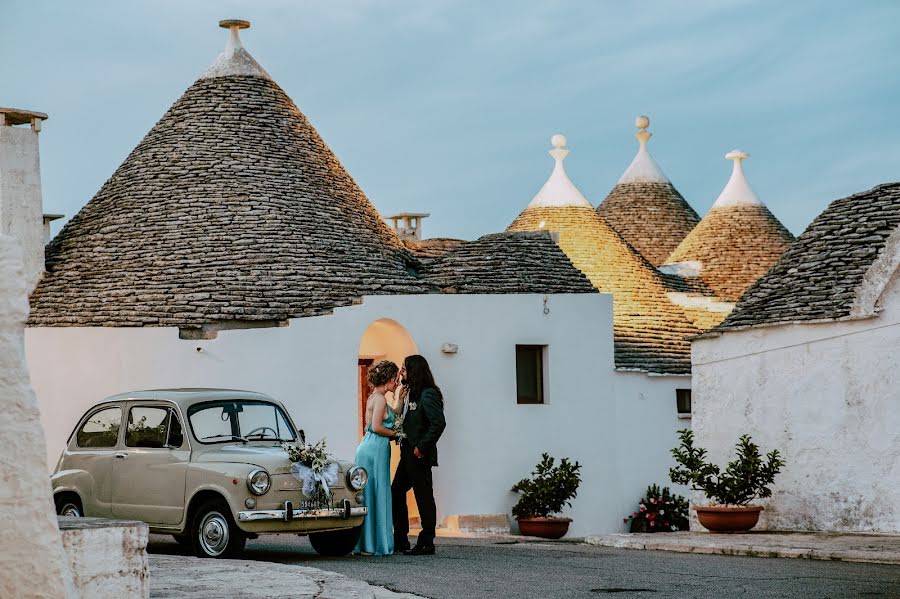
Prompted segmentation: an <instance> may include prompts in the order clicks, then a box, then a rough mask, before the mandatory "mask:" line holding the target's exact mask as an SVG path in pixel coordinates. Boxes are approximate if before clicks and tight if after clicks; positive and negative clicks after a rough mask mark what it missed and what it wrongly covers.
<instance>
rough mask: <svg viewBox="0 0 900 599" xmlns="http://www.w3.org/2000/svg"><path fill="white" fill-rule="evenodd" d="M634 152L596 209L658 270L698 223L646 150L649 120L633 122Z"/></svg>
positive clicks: (644, 118)
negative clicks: (636, 130)
mask: <svg viewBox="0 0 900 599" xmlns="http://www.w3.org/2000/svg"><path fill="white" fill-rule="evenodd" d="M635 125H636V126H637V127H638V132H637V133H635V135H634V136H635V138H636V139H637V140H638V144H639V145H638V151H637V154H636V155H635V157H634V160H632V161H631V164H630V165H628V168H627V169H626V170H625V172H624V173H622V176H621V177H620V178H619V180H618V182H616V185H615V187H613V188H612V191H610V192H609V195H607V196H606V199H604V200H603V202H601V203H600V205H599V206H598V207H597V213H598V214H599V215H600V216H602V217H603V220H605V221H606V222H607V223H608V224H609V225H610V226H611V227H612V228H613V229H615V231H616V232H617V233H618V234H619V235H621V236H622V238H623V239H624V240H625V241H627V242H628V243H630V244H631V246H632V247H633V248H634V249H636V250H637V251H638V252H640V253H641V255H643V256H644V257H645V258H646V259H647V260H648V261H649V262H650V263H651V264H653V265H654V266H659V265H661V264H663V263H664V262H665V261H666V258H668V257H669V255H670V254H671V253H672V252H673V251H675V248H676V247H678V244H679V243H681V242H682V240H684V238H685V237H687V235H688V233H690V232H691V230H692V229H693V228H694V227H695V226H696V225H697V223H698V222H700V217H699V216H697V213H696V212H695V211H694V209H693V208H691V205H690V204H688V203H687V201H686V200H685V199H684V197H682V195H681V194H680V193H679V192H678V190H677V189H675V186H674V185H672V182H671V181H670V180H669V178H668V177H667V176H666V175H665V173H663V170H662V168H660V166H659V165H658V164H657V163H656V161H655V160H654V159H653V156H651V155H650V152H649V151H648V150H647V142H648V141H650V137H651V135H652V134H651V133H650V132H649V131H647V127H649V126H650V119H649V118H647V117H646V116H639V117H637V120H636V121H635Z"/></svg>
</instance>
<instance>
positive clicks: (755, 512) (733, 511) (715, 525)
mask: <svg viewBox="0 0 900 599" xmlns="http://www.w3.org/2000/svg"><path fill="white" fill-rule="evenodd" d="M763 509H765V508H763V507H762V506H761V505H698V506H694V508H693V510H694V511H695V512H697V520H699V521H700V524H702V525H703V527H704V528H706V529H707V530H709V531H710V532H746V531H748V530H750V529H751V528H753V527H754V526H756V523H757V522H759V513H760V512H761V511H763Z"/></svg>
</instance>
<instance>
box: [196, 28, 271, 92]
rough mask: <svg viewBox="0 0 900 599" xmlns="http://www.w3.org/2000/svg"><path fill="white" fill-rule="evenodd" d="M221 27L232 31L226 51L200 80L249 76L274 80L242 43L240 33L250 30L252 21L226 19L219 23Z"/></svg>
mask: <svg viewBox="0 0 900 599" xmlns="http://www.w3.org/2000/svg"><path fill="white" fill-rule="evenodd" d="M219 27H222V28H223V29H229V30H231V35H230V36H229V38H228V43H227V44H225V49H224V50H223V51H222V53H221V54H219V55H218V56H217V57H216V59H215V60H214V61H213V63H212V64H211V65H209V67H208V68H207V69H206V70H205V71H204V72H203V74H202V75H200V77H199V79H212V78H214V77H234V76H240V75H243V76H249V77H262V78H263V79H272V77H270V76H269V74H268V73H267V72H266V70H265V69H264V68H262V67H261V66H260V65H259V63H258V62H256V59H255V58H253V56H251V55H250V53H249V52H247V50H246V49H245V48H244V45H243V44H242V43H241V37H240V35H239V34H238V31H240V30H241V29H249V28H250V21H242V20H239V19H226V20H224V21H219Z"/></svg>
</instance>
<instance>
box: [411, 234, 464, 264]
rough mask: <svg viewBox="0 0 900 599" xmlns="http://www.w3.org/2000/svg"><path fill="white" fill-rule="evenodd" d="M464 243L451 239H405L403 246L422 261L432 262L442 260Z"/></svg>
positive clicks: (460, 240)
mask: <svg viewBox="0 0 900 599" xmlns="http://www.w3.org/2000/svg"><path fill="white" fill-rule="evenodd" d="M461 243H464V241H463V240H462V239H451V238H449V237H433V238H431V239H404V240H403V244H404V245H405V246H406V247H407V249H409V251H411V252H412V253H413V255H415V256H416V258H419V259H420V260H426V261H427V260H431V259H434V258H440V257H441V256H444V255H446V254H447V252H449V251H450V250H452V249H453V248H455V247H457V246H458V245H459V244H461Z"/></svg>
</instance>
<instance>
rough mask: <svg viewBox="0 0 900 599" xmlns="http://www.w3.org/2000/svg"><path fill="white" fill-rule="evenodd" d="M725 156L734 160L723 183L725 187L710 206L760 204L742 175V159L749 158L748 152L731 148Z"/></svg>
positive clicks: (723, 206)
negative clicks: (729, 175) (729, 173)
mask: <svg viewBox="0 0 900 599" xmlns="http://www.w3.org/2000/svg"><path fill="white" fill-rule="evenodd" d="M725 158H726V159H728V160H731V161H733V162H734V166H733V167H732V168H731V178H730V179H728V183H726V184H725V188H724V189H723V190H722V193H720V194H719V197H718V198H717V199H716V201H715V203H714V204H713V205H712V207H713V208H725V207H728V206H762V205H763V203H762V201H760V199H759V197H758V196H757V195H756V192H754V191H753V188H752V187H750V183H749V182H748V181H747V178H746V177H745V176H744V165H743V160H744V159H746V158H750V154H747V153H746V152H743V151H741V150H732V151H730V152H728V153H727V154H725Z"/></svg>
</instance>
